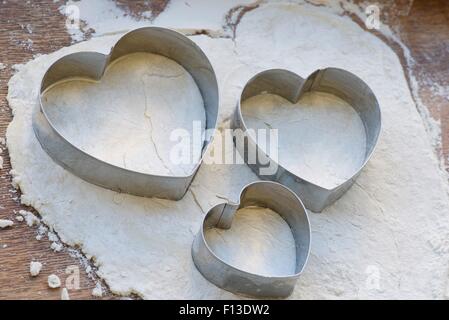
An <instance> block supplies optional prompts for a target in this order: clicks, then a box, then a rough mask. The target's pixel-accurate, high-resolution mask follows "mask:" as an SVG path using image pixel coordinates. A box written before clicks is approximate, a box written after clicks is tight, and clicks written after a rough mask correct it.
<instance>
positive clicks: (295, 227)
mask: <svg viewBox="0 0 449 320" xmlns="http://www.w3.org/2000/svg"><path fill="white" fill-rule="evenodd" d="M251 206H257V207H263V208H269V209H272V210H273V211H275V212H277V213H278V214H279V215H280V216H281V217H282V218H283V219H284V220H285V221H286V222H287V223H288V225H289V226H290V229H291V231H292V235H293V238H294V239H295V242H296V264H295V265H296V268H295V272H294V273H293V274H289V275H285V276H279V275H276V276H270V275H261V274H254V273H250V272H247V271H244V270H241V269H239V268H237V267H234V266H232V265H230V264H228V263H227V262H225V261H224V260H222V259H221V258H220V257H218V256H217V255H216V254H215V253H214V251H213V250H212V249H211V247H210V246H209V245H208V243H207V239H206V237H205V233H206V231H207V230H208V229H211V228H220V229H229V228H230V227H231V224H232V220H233V217H234V214H235V212H236V211H237V210H238V209H240V208H244V207H251ZM310 243H311V231H310V223H309V218H308V215H307V210H306V209H305V207H304V205H303V204H302V202H301V200H300V199H299V198H298V196H297V195H296V194H295V193H293V192H292V191H291V190H290V189H288V188H287V187H285V186H283V185H281V184H279V183H276V182H271V181H257V182H253V183H251V184H248V185H247V186H245V187H244V188H243V189H242V191H241V193H240V202H239V203H238V204H234V203H229V202H228V203H222V204H218V205H216V206H215V207H213V208H212V209H210V210H209V212H208V213H207V214H206V216H205V217H204V220H203V223H202V227H201V229H200V231H199V232H198V234H197V235H196V237H195V239H194V242H193V245H192V258H193V261H194V263H195V265H196V267H197V269H198V270H199V271H200V273H201V274H202V275H203V276H204V277H205V278H206V279H208V280H209V281H210V282H212V283H214V284H215V285H217V286H218V287H220V288H222V289H225V290H228V291H231V292H234V293H238V294H242V295H248V296H254V297H287V296H289V295H290V294H291V293H292V291H293V289H294V287H295V284H296V281H297V279H298V277H299V276H300V274H301V273H302V271H303V270H304V267H305V265H306V263H307V259H308V257H309V253H310Z"/></svg>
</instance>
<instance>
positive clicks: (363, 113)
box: [234, 68, 381, 212]
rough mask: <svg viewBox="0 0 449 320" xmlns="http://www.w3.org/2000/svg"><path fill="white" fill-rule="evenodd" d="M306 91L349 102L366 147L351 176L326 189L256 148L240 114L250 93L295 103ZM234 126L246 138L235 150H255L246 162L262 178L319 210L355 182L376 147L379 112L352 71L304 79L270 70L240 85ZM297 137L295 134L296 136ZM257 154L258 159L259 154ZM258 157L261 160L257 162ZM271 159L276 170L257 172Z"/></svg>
mask: <svg viewBox="0 0 449 320" xmlns="http://www.w3.org/2000/svg"><path fill="white" fill-rule="evenodd" d="M309 91H318V92H325V93H329V94H333V95H335V96H337V97H339V98H341V99H343V100H344V101H346V102H347V103H349V105H351V106H352V107H353V108H354V109H355V111H356V112H357V114H358V115H359V117H360V118H361V120H362V122H363V125H364V129H365V134H366V150H365V155H364V161H363V163H362V165H361V166H360V167H359V169H358V170H356V171H355V172H354V173H353V175H352V176H351V177H350V178H349V179H347V180H346V181H344V182H343V183H341V184H340V185H338V186H336V187H334V188H332V189H328V188H325V187H322V186H320V185H317V184H314V183H312V182H310V181H307V180H305V179H303V178H301V177H300V176H297V175H295V174H294V173H292V172H290V171H288V170H287V169H286V168H284V167H282V166H281V165H280V164H279V163H276V162H275V160H273V159H271V158H270V156H269V155H268V154H267V153H266V152H265V151H263V149H261V148H260V146H259V145H258V144H257V141H255V140H254V139H253V138H252V137H251V136H250V135H249V134H246V133H247V130H248V127H247V125H246V124H245V120H244V117H243V115H242V109H241V107H242V103H243V102H244V101H245V100H246V99H249V98H251V97H253V96H257V95H259V94H265V93H270V94H275V95H279V96H281V97H283V98H285V99H287V100H289V101H290V102H291V103H296V102H298V100H299V99H300V98H301V96H302V95H303V94H304V93H306V92H309ZM234 121H235V122H234V127H236V128H240V129H241V130H242V132H243V134H244V136H245V137H244V138H245V139H246V141H247V145H246V146H242V145H239V144H236V147H237V149H238V150H239V153H240V154H241V155H242V156H243V157H244V159H248V152H249V150H250V151H251V150H252V151H253V152H254V151H255V153H256V154H257V155H258V156H257V157H256V158H257V159H256V161H255V163H248V162H247V164H248V166H249V167H250V168H251V169H252V170H253V171H254V172H255V173H256V174H257V175H258V176H259V177H260V178H261V179H263V180H272V181H277V182H279V183H282V184H283V185H285V186H287V187H289V188H290V189H292V190H293V191H294V192H295V193H296V194H297V195H299V197H300V198H301V199H302V200H303V202H304V204H305V206H306V207H307V208H308V209H310V210H312V211H315V212H321V211H322V210H323V209H324V208H325V207H327V206H329V205H330V204H332V203H333V202H335V201H336V200H337V199H339V198H340V197H341V196H342V195H343V194H344V193H345V192H346V191H347V190H348V189H349V188H350V187H351V186H352V184H353V183H354V182H355V180H356V178H357V176H358V175H359V174H360V172H361V170H362V169H363V167H364V166H365V165H366V163H367V162H368V160H369V159H370V157H371V155H372V153H373V151H374V148H375V146H376V143H377V140H378V137H379V133H380V129H381V112H380V108H379V104H378V102H377V99H376V97H375V96H374V94H373V92H372V91H371V89H370V88H369V87H368V85H367V84H366V83H365V82H363V81H362V80H361V79H360V78H358V77H357V76H355V75H354V74H352V73H350V72H348V71H345V70H342V69H337V68H327V69H323V70H317V71H315V72H314V73H312V74H311V75H310V76H309V77H308V78H307V79H303V78H301V77H300V76H298V75H297V74H295V73H293V72H290V71H288V70H282V69H272V70H267V71H263V72H261V73H259V74H257V75H256V76H254V77H253V78H252V79H251V80H249V81H248V83H247V84H246V86H245V87H244V89H243V91H242V94H241V97H240V100H239V103H238V108H237V111H236V114H235V117H234ZM300 138H301V137H298V139H300ZM260 155H261V158H259V156H260ZM261 159H262V160H263V161H261ZM267 160H268V162H269V163H272V162H274V163H275V164H276V167H277V170H276V172H275V173H274V174H268V175H261V174H260V171H259V169H260V168H263V167H266V166H267V165H266V163H267Z"/></svg>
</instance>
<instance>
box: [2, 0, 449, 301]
mask: <svg viewBox="0 0 449 320" xmlns="http://www.w3.org/2000/svg"><path fill="white" fill-rule="evenodd" d="M155 23H157V19H156V21H155ZM132 27H133V26H132V24H129V28H132ZM192 39H193V40H194V41H195V42H197V43H198V45H200V46H201V47H202V48H203V49H204V51H205V52H206V54H207V55H208V57H209V58H210V59H211V61H212V64H213V65H214V67H215V69H216V72H217V75H218V77H219V83H220V88H221V93H220V94H221V113H222V114H221V115H220V118H221V119H227V118H229V116H231V115H232V113H233V111H234V110H235V105H236V101H237V97H238V94H239V92H240V90H241V88H242V87H243V85H244V84H245V82H246V81H247V80H248V79H249V78H250V77H251V76H252V75H254V74H255V73H256V72H258V71H261V70H263V69H265V68H273V67H276V68H288V69H290V70H292V71H293V72H296V73H298V74H299V75H301V76H303V77H305V76H307V75H308V74H310V73H311V72H313V71H314V70H316V69H317V68H322V67H327V66H334V67H339V68H344V69H347V70H348V71H350V72H353V73H355V74H357V75H358V76H359V77H361V78H362V79H363V80H364V81H366V82H367V83H368V85H369V86H370V87H371V88H372V89H373V91H374V92H375V94H376V96H377V98H378V100H379V103H380V105H381V108H382V112H383V133H382V136H381V139H380V140H379V145H378V147H377V150H376V152H375V153H374V155H373V157H372V159H371V161H370V162H369V163H368V165H367V166H366V167H365V169H364V171H363V172H362V174H361V176H360V177H359V179H358V180H357V182H356V184H355V185H354V186H353V187H352V188H351V189H350V190H349V191H348V192H347V193H346V194H345V195H344V197H342V198H341V199H340V200H339V201H337V202H336V203H335V204H334V205H332V206H331V207H329V208H327V209H326V210H325V211H324V212H323V213H322V214H311V216H310V218H311V226H312V232H313V235H312V239H313V240H312V249H311V256H310V259H309V263H308V265H307V267H306V269H305V272H304V273H303V275H302V277H301V279H300V281H299V282H298V284H297V286H296V288H295V291H294V292H293V294H292V296H291V298H294V299H300V298H303V299H312V298H321V299H335V298H359V299H365V298H384V299H387V298H390V299H391V298H396V299H398V298H402V299H406V298H414V299H420V298H444V296H445V294H446V292H447V290H446V283H447V268H448V255H449V253H448V251H446V250H440V249H439V250H436V249H435V248H437V247H438V248H439V247H441V246H438V244H440V243H441V244H442V243H444V240H445V239H447V238H448V237H449V234H448V232H447V230H448V228H449V221H448V217H449V199H448V195H447V186H446V181H445V180H444V176H443V173H442V172H441V170H440V169H439V166H438V162H437V160H436V158H435V156H434V154H433V151H432V147H431V145H430V143H429V142H428V140H427V138H426V131H425V127H424V125H423V123H422V120H421V118H420V116H419V114H418V112H417V110H416V105H415V104H414V102H413V99H412V97H411V94H410V91H409V88H408V85H407V81H406V79H405V77H404V73H403V69H402V66H401V64H400V61H399V59H398V57H397V56H396V55H395V53H394V52H393V50H392V49H391V48H389V47H388V46H387V45H386V44H384V43H383V42H382V41H381V40H379V39H378V38H376V37H375V36H373V35H371V34H369V33H367V32H365V31H363V30H362V29H361V28H360V27H359V26H358V25H357V24H355V23H354V22H352V21H351V20H350V19H349V18H347V17H341V16H339V15H338V14H335V13H334V12H333V11H331V10H327V9H326V8H325V7H319V8H317V7H314V6H311V5H308V4H302V3H299V4H293V3H292V4H283V3H277V4H262V5H261V6H260V7H259V8H257V9H255V10H252V11H250V12H248V13H247V14H246V15H245V16H244V17H243V19H242V20H241V23H240V24H239V27H238V28H237V31H236V38H235V41H234V42H233V41H232V40H231V39H212V38H209V37H206V36H195V37H192ZM116 40H117V36H104V37H98V38H95V39H92V40H90V41H88V42H85V43H80V44H78V45H75V46H72V47H69V48H63V49H61V50H59V51H57V52H55V53H53V54H51V55H46V56H40V57H38V58H36V59H35V60H33V61H31V62H29V63H27V64H26V65H24V66H21V67H18V68H17V70H18V72H17V73H16V74H15V75H14V77H13V78H12V79H11V80H10V82H9V92H8V101H9V104H10V107H11V108H12V110H13V113H14V120H13V122H12V123H11V124H10V126H9V127H8V132H7V137H8V148H9V150H10V156H11V162H12V166H13V168H14V170H13V172H12V173H13V176H14V179H15V178H19V179H17V180H15V182H16V183H17V184H18V185H19V186H20V189H21V191H22V202H23V203H25V204H28V205H32V206H34V207H35V208H36V209H37V210H38V211H39V213H40V215H41V216H42V218H43V220H44V222H45V223H46V224H47V225H49V226H51V227H52V228H53V229H54V230H55V231H57V232H58V235H59V236H60V238H61V240H62V241H63V242H65V243H67V244H68V245H72V246H75V245H76V246H79V247H80V248H81V249H82V251H83V252H84V253H85V254H86V256H87V257H94V258H95V261H96V266H97V268H98V271H97V274H98V275H99V276H100V277H102V278H103V279H104V280H105V282H106V283H107V284H108V285H109V287H110V289H111V291H112V292H114V293H117V294H122V295H129V294H131V293H137V294H139V295H140V296H142V297H144V298H148V299H149V298H172V299H173V298H175V299H182V298H190V299H196V298H208V299H222V298H224V299H226V298H228V299H229V298H239V297H238V296H235V295H233V294H231V293H229V292H226V291H223V290H221V289H219V288H217V287H216V286H214V285H212V284H211V283H209V282H208V281H207V280H205V279H204V278H203V277H202V276H201V275H200V274H199V272H198V271H197V270H196V268H195V266H194V265H193V263H192V259H191V255H190V249H191V244H192V240H193V238H194V235H195V234H196V233H197V232H198V229H199V227H200V225H201V222H202V218H203V216H204V213H205V211H206V210H208V209H209V208H210V207H212V206H213V205H215V204H216V203H218V202H222V201H223V199H222V196H218V195H223V196H225V197H226V198H229V199H234V200H236V199H235V198H236V197H237V196H238V194H239V192H240V190H241V187H242V186H244V185H245V184H247V183H248V182H251V181H253V180H255V179H256V177H255V176H254V175H253V174H252V172H251V170H250V169H249V168H248V167H247V166H245V165H235V166H228V165H203V166H202V167H201V169H200V170H199V172H198V174H197V175H196V177H195V180H194V181H193V183H192V185H191V188H190V190H189V192H188V193H187V194H186V196H185V197H184V198H183V199H182V200H180V201H177V202H174V201H167V200H159V199H146V198H139V197H134V196H129V195H123V197H122V198H121V201H119V202H117V201H114V199H116V193H114V192H112V191H109V190H105V189H102V188H100V187H97V186H93V185H91V184H88V183H86V182H84V181H82V180H81V179H78V178H77V177H75V176H73V175H71V174H70V173H68V172H67V171H65V170H63V169H62V168H61V167H59V166H58V165H56V164H55V163H53V162H52V161H51V159H50V158H49V157H48V156H47V154H46V153H45V152H44V151H42V149H41V148H40V145H39V143H38V142H37V140H36V138H35V137H34V133H33V130H32V126H31V117H30V116H31V113H32V110H33V109H34V108H37V107H38V106H37V104H36V99H35V97H36V96H37V92H38V85H39V81H40V78H41V77H42V75H43V73H44V72H45V69H46V68H47V67H48V66H49V65H50V64H51V63H52V62H53V61H55V60H56V59H57V58H59V57H61V56H62V55H64V54H67V53H70V52H75V51H80V50H97V51H98V50H100V51H101V52H103V53H106V52H108V51H109V48H110V46H111V45H112V44H113V43H114V42H115V41H116ZM225 125H226V123H222V126H225ZM404 137H406V138H404ZM216 140H218V139H216ZM216 143H217V142H216ZM417 172H419V176H417V175H416V173H417ZM62 190H63V192H62ZM249 219H250V218H249V217H248V220H249ZM259 220H260V216H257V217H254V221H251V223H247V224H246V226H247V228H248V234H252V235H253V236H254V237H260V238H252V239H248V241H249V240H250V241H251V242H252V243H257V242H260V243H267V242H269V241H270V240H269V239H270V238H273V242H277V243H278V244H277V246H276V248H275V249H276V250H280V252H282V251H283V250H288V248H289V247H290V246H291V242H290V241H287V239H286V238H285V237H284V234H282V235H279V234H275V233H273V229H272V226H271V225H270V228H269V229H268V228H267V230H265V232H263V231H262V232H253V231H251V228H252V226H253V225H256V223H260V224H261V222H260V221H259ZM256 221H257V222H256ZM236 226H237V228H239V227H238V224H237V225H236ZM241 228H242V229H241V230H242V234H241V238H240V239H242V238H245V233H246V232H247V230H243V229H244V228H243V225H242V226H241ZM228 231H231V232H232V229H231V230H228ZM220 239H221V238H220ZM220 239H218V237H217V243H216V244H215V246H216V248H217V250H219V254H221V255H222V256H226V255H227V253H226V248H227V247H226V246H225V244H224V243H222V244H220V243H219V242H218V241H221V240H220ZM274 239H275V240H274ZM220 247H221V248H223V249H222V250H221V249H219V248H220ZM243 249H244V248H243ZM243 249H235V250H243ZM235 250H233V251H232V252H233V255H238V254H239V252H234V251H235ZM228 254H229V252H228ZM231 258H232V257H229V259H231ZM287 258H288V259H287ZM287 258H285V257H284V258H283V260H285V263H286V264H287V265H288V263H289V261H291V257H287ZM257 262H258V261H257V260H256V261H254V264H257ZM276 264H277V265H278V266H280V265H282V262H281V261H276ZM411 266H413V267H411ZM247 267H248V268H255V267H257V266H255V265H252V266H247ZM278 271H279V270H278ZM373 274H375V275H379V277H378V278H376V279H378V280H379V281H378V282H377V284H378V285H375V286H372V281H370V280H371V279H372V275H373Z"/></svg>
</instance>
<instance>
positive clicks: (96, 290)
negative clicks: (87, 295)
mask: <svg viewBox="0 0 449 320" xmlns="http://www.w3.org/2000/svg"><path fill="white" fill-rule="evenodd" d="M92 296H94V297H97V298H101V297H102V296H103V288H102V287H101V284H100V283H97V284H96V286H95V288H94V289H93V290H92Z"/></svg>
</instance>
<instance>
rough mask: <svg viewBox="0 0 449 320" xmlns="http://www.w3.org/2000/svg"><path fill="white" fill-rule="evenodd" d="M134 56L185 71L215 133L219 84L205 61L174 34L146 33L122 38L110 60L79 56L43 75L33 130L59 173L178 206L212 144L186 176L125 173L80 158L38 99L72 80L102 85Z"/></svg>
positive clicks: (66, 59)
mask: <svg viewBox="0 0 449 320" xmlns="http://www.w3.org/2000/svg"><path fill="white" fill-rule="evenodd" d="M136 52H148V53H153V54H158V55H161V56H165V57H167V58H169V59H172V60H174V61H175V62H177V63H179V64H180V65H181V66H182V67H184V68H185V69H186V70H187V72H189V73H190V75H191V76H192V78H193V79H194V80H195V83H196V84H197V86H198V88H199V90H200V93H201V95H202V98H203V101H204V108H205V111H206V125H205V129H206V130H208V129H213V130H215V128H216V124H217V116H218V99H219V96H218V83H217V78H216V75H215V72H214V70H213V68H212V65H211V63H210V62H209V59H208V58H207V57H206V55H205V54H204V53H203V51H202V50H201V49H200V48H199V47H198V46H197V45H196V44H195V43H194V42H193V41H191V40H190V39H189V38H187V37H186V36H184V35H182V34H180V33H178V32H175V31H173V30H169V29H165V28H159V27H145V28H140V29H136V30H133V31H130V32H128V33H127V34H125V35H124V36H122V37H121V38H120V39H119V40H118V41H117V43H116V44H115V45H114V47H113V48H112V49H111V51H110V53H109V54H108V55H104V54H101V53H98V52H77V53H73V54H69V55H67V56H64V57H62V58H60V59H59V60H57V61H56V62H55V63H53V64H52V65H51V66H50V68H49V69H48V70H47V71H46V73H45V75H44V77H43V79H42V82H41V87H40V93H39V103H40V109H39V110H37V112H35V114H34V116H33V128H34V132H35V135H36V137H37V139H38V140H39V142H40V144H41V146H42V148H43V149H44V150H45V151H46V152H47V153H48V154H49V155H50V157H51V158H52V159H53V160H54V161H55V162H56V163H58V164H60V165H61V166H62V167H64V168H65V169H67V170H68V171H70V172H72V173H73V174H75V175H77V176H78V177H80V178H82V179H84V180H86V181H88V182H90V183H93V184H96V185H99V186H102V187H106V188H108V189H111V190H114V191H119V192H125V193H130V194H134V195H138V196H145V197H158V198H167V199H172V200H179V199H180V198H182V197H183V196H184V194H185V193H186V191H187V188H188V187H189V185H190V183H191V181H192V179H193V177H194V176H195V173H196V172H197V170H198V168H199V166H200V164H201V162H202V159H203V156H204V154H205V153H206V151H207V148H208V146H210V144H211V141H212V136H213V135H211V136H210V137H206V140H205V142H204V144H203V150H202V157H201V159H200V161H199V162H198V163H197V165H196V166H195V167H194V169H193V171H192V173H191V174H189V175H185V176H162V175H153V174H147V173H143V172H137V171H133V170H128V169H125V168H123V167H120V166H115V165H112V164H110V163H108V162H106V161H103V160H101V159H98V158H96V157H93V156H92V155H90V154H88V153H86V152H83V151H82V150H80V149H79V148H78V147H76V146H75V145H73V144H72V143H70V141H68V140H67V139H66V138H65V137H64V136H63V135H62V134H61V133H60V132H58V130H57V129H56V127H55V126H54V125H53V124H52V123H51V121H50V119H49V117H48V116H47V113H46V110H45V104H44V103H43V102H42V97H43V95H44V93H45V92H46V90H48V89H50V88H51V87H52V86H54V85H56V84H58V83H60V82H61V81H65V80H68V79H71V78H72V79H73V78H84V79H89V80H95V81H100V80H101V78H102V76H103V75H104V73H105V71H106V69H107V67H108V66H109V65H110V64H111V63H112V62H114V61H115V60H117V59H118V58H120V57H123V56H125V55H128V54H132V53H136Z"/></svg>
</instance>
